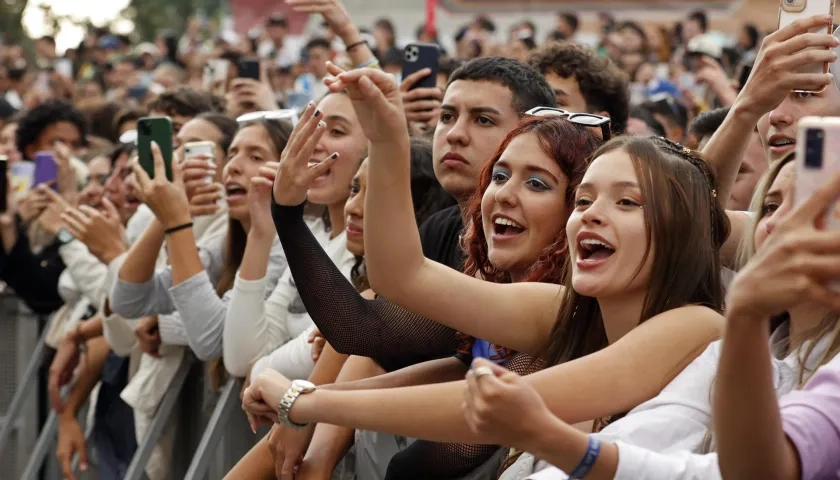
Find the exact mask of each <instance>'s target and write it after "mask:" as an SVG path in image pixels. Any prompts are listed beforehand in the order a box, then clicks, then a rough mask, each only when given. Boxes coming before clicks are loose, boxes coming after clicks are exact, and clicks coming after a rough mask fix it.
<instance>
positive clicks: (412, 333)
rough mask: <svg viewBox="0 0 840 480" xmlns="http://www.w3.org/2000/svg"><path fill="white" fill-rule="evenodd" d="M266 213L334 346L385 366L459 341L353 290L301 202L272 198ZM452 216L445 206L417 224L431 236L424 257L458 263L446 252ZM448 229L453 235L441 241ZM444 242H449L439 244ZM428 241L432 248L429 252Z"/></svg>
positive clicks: (428, 355) (453, 246)
mask: <svg viewBox="0 0 840 480" xmlns="http://www.w3.org/2000/svg"><path fill="white" fill-rule="evenodd" d="M453 208H455V210H456V211H457V209H458V207H457V206H456V207H453ZM271 215H272V217H273V218H274V226H275V228H276V229H277V234H278V235H279V237H280V242H281V243H282V244H283V249H284V250H285V252H286V259H287V260H288V262H289V269H291V272H292V277H294V281H295V285H297V289H298V293H299V294H300V297H301V300H302V301H303V304H304V305H305V306H306V311H307V313H309V316H310V317H312V321H313V322H314V323H315V325H316V326H317V327H318V329H319V330H320V331H321V333H322V334H324V338H326V339H327V341H328V342H330V345H332V347H333V348H335V350H336V351H338V352H340V353H345V354H350V355H359V356H363V357H370V358H373V359H374V360H376V361H377V363H379V364H380V365H381V366H382V368H384V369H385V370H387V371H393V370H398V369H400V368H403V367H406V366H410V365H414V364H416V363H420V362H423V361H426V360H431V359H436V358H442V357H446V356H449V355H452V353H453V352H454V351H455V349H456V348H457V346H458V344H459V339H458V336H457V335H456V332H455V330H453V329H451V328H449V327H447V326H444V325H441V324H439V323H437V322H434V321H432V320H429V319H428V318H426V317H423V316H420V315H417V314H415V313H412V312H410V311H408V310H406V309H404V308H402V307H400V306H399V305H396V304H394V303H391V302H389V301H388V300H386V299H384V298H377V299H375V300H367V299H365V298H362V296H361V295H359V293H358V292H357V291H356V289H355V288H354V287H353V285H352V284H351V283H350V281H349V280H347V278H345V277H344V275H343V274H342V273H341V271H340V270H339V269H338V267H336V266H335V264H334V263H333V262H332V260H331V259H330V257H329V256H328V255H327V253H326V252H324V249H323V248H321V245H320V244H319V243H318V241H317V240H316V239H315V236H314V235H312V232H311V231H310V230H309V227H308V226H307V225H306V222H305V221H304V220H303V205H298V206H296V207H286V206H281V205H278V204H277V203H276V202H274V201H273V200H272V207H271ZM455 220H456V221H457V224H455V223H456V222H455V221H453V220H452V212H451V210H450V209H445V210H442V211H440V212H438V213H437V214H435V215H433V216H432V217H430V218H429V219H428V220H427V221H426V222H425V223H424V224H423V226H421V237H423V238H434V241H433V242H429V241H426V242H424V253H426V255H427V256H429V258H431V259H432V260H435V261H438V262H441V263H444V264H448V265H449V266H450V267H452V268H456V269H460V263H461V257H460V255H457V258H458V260H457V264H455V265H452V264H451V263H453V257H455V255H452V254H451V252H452V251H453V250H454V251H456V252H457V251H458V250H457V241H458V234H459V233H460V230H461V218H460V215H459V214H456V215H455ZM452 231H455V232H456V233H455V235H454V239H452V240H450V241H449V242H447V240H448V238H447V237H450V238H451V237H453V235H452V233H451V232H452ZM424 232H425V236H424V235H423V234H424ZM435 243H437V245H434V244H435ZM447 243H448V245H449V246H450V248H441V247H444V246H446V245H447ZM429 244H432V246H433V247H434V246H437V247H438V248H436V250H437V252H429V251H428V250H427V246H428V245H429ZM430 253H437V254H438V255H437V257H434V256H430ZM447 257H449V258H447Z"/></svg>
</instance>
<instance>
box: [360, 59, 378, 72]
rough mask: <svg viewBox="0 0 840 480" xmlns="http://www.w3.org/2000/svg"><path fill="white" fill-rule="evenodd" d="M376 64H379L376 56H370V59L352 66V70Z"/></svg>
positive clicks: (376, 65) (372, 66)
mask: <svg viewBox="0 0 840 480" xmlns="http://www.w3.org/2000/svg"><path fill="white" fill-rule="evenodd" d="M378 66H379V60H377V59H376V57H370V59H368V60H367V61H365V62H362V64H361V65H357V66H356V67H355V68H354V70H358V69H360V68H375V67H378Z"/></svg>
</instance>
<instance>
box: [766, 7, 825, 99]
mask: <svg viewBox="0 0 840 480" xmlns="http://www.w3.org/2000/svg"><path fill="white" fill-rule="evenodd" d="M780 2H781V3H780V5H779V28H783V27H786V26H788V25H790V24H791V23H793V22H795V21H796V20H799V19H800V18H808V17H812V16H814V15H825V14H829V15H831V16H832V17H833V16H834V2H835V0H780ZM811 32H812V33H828V34H830V33H832V22H830V21H829V22H828V23H826V24H825V26H823V27H819V28H815V29H812V30H811ZM814 48H818V47H814ZM828 67H829V65H828V64H827V63H826V64H824V65H822V66H816V65H815V66H813V67H811V66H809V67H805V68H802V69H801V70H800V72H802V73H828ZM796 91H804V90H796Z"/></svg>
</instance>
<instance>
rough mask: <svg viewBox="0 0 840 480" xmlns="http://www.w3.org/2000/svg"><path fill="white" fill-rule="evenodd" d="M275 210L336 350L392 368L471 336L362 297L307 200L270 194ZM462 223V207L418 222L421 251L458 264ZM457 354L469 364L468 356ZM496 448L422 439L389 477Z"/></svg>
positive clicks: (446, 473) (521, 367)
mask: <svg viewBox="0 0 840 480" xmlns="http://www.w3.org/2000/svg"><path fill="white" fill-rule="evenodd" d="M271 214H272V217H273V219H274V226H275V228H276V229H277V234H278V236H279V237H280V242H281V243H282V244H283V249H284V250H285V252H286V258H287V260H288V262H289V268H290V269H291V273H292V277H294V281H295V284H296V285H297V288H298V293H299V294H300V296H301V300H302V301H303V304H304V305H305V306H306V310H307V312H308V313H309V315H310V317H311V318H312V321H313V322H314V323H315V325H316V326H317V327H318V329H319V330H321V333H323V334H324V337H325V338H326V339H327V341H329V342H330V344H331V345H332V346H333V348H335V349H336V351H338V352H340V353H345V354H350V355H359V356H365V357H371V358H373V359H374V360H376V361H377V362H378V363H379V364H380V365H381V366H382V367H383V368H384V369H385V370H387V371H393V370H397V369H399V368H403V367H406V366H410V365H414V364H417V363H420V362H423V361H426V360H431V359H436V358H442V357H446V356H451V355H453V354H455V353H456V350H457V349H458V347H459V346H463V342H464V340H465V339H464V338H463V337H462V336H459V335H458V334H457V332H456V331H455V330H453V329H451V328H449V327H446V326H443V325H441V324H439V323H436V322H434V321H432V320H429V319H428V318H425V317H422V316H420V315H417V314H415V313H412V312H410V311H408V310H406V309H404V308H402V307H400V306H398V305H396V304H393V303H391V302H389V301H388V300H385V299H384V298H377V299H376V300H367V299H365V298H362V296H361V295H359V293H358V292H356V289H355V288H354V287H353V285H352V284H351V283H350V281H349V280H347V278H345V277H344V275H343V274H342V273H341V271H340V270H339V269H338V267H336V266H335V264H334V263H333V262H332V260H331V259H330V258H329V256H328V255H327V254H326V252H324V250H323V248H322V247H321V245H320V244H319V243H318V241H317V240H316V239H315V236H314V235H312V232H311V231H310V230H309V227H308V226H307V225H306V222H305V221H304V219H303V205H298V206H295V207H287V206H282V205H278V204H277V203H276V202H274V200H273V199H272V206H271ZM462 228H463V225H462V222H461V217H460V211H459V210H458V207H457V206H455V207H450V208H448V209H445V210H441V211H440V212H438V213H437V214H435V215H433V216H432V217H430V218H429V219H428V220H427V221H426V222H425V223H424V224H423V225H422V226H421V227H420V237H421V243H422V244H423V253H424V254H425V255H426V257H428V258H430V259H431V260H434V261H438V262H440V263H443V264H446V265H448V266H449V267H451V268H455V269H458V270H460V269H461V266H462V265H461V264H462V260H463V257H462V254H461V253H460V249H459V248H458V237H459V235H460V233H461V230H462ZM459 358H461V359H462V360H463V361H464V362H465V363H466V364H469V361H470V359H469V358H465V357H464V355H459ZM505 366H506V367H507V368H509V369H511V370H513V371H515V372H516V373H519V374H520V375H527V374H529V373H533V372H534V371H536V370H539V366H538V365H536V364H535V362H534V361H533V359H532V358H531V357H529V356H527V355H524V354H512V355H511V356H510V357H509V358H508V359H507V361H506V364H505ZM498 449H499V447H497V446H493V445H465V444H453V443H435V442H428V441H425V440H419V441H416V442H415V443H413V444H412V445H410V446H409V447H408V448H407V449H405V450H403V451H402V452H400V453H399V454H397V455H396V456H394V458H393V460H392V461H391V463H390V464H389V466H388V474H387V477H386V478H387V479H389V480H390V479H409V478H418V479H420V478H422V479H430V478H435V479H446V478H457V477H459V476H462V475H464V474H466V473H469V472H471V471H472V470H474V469H475V468H477V467H479V466H481V465H482V464H483V463H484V462H486V461H487V460H488V459H489V458H490V457H491V456H492V455H493V454H494V453H495V452H496V451H497V450H498Z"/></svg>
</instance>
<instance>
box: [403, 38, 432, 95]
mask: <svg viewBox="0 0 840 480" xmlns="http://www.w3.org/2000/svg"><path fill="white" fill-rule="evenodd" d="M439 58H440V47H438V46H437V45H435V44H433V43H411V44H408V45H406V47H405V58H404V60H403V68H402V78H407V77H408V76H409V75H411V74H412V73H416V72H418V71H420V70H423V69H424V68H428V69H430V70H431V71H432V73H431V75H428V76H426V77H424V78H422V79H420V81H419V82H417V83H415V84H414V86H412V87H411V89H412V90H414V89H415V88H435V87H437V74H438V60H439Z"/></svg>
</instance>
